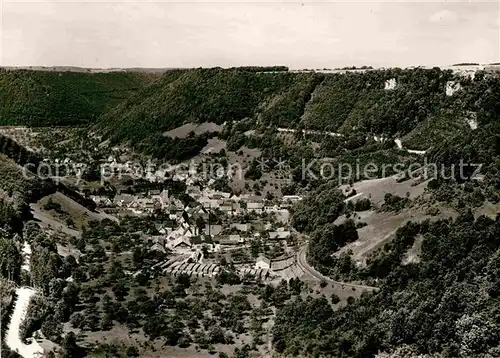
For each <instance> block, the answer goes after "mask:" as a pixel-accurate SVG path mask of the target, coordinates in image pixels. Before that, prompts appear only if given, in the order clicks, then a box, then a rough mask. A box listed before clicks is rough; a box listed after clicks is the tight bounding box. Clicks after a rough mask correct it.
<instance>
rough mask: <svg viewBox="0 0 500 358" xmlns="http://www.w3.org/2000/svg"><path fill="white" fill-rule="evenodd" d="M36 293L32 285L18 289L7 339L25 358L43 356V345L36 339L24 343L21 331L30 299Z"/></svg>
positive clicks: (10, 346)
mask: <svg viewBox="0 0 500 358" xmlns="http://www.w3.org/2000/svg"><path fill="white" fill-rule="evenodd" d="M35 294H36V291H35V290H34V289H32V288H30V287H21V288H18V289H17V290H16V295H17V300H16V303H15V306H14V311H13V312H12V317H11V319H10V323H9V327H8V329H7V335H6V339H5V343H6V344H7V346H8V347H9V348H10V349H11V350H12V351H14V352H17V353H19V354H20V355H21V356H22V357H24V358H35V357H43V348H42V346H40V344H38V342H37V341H36V340H34V339H32V341H31V343H30V344H24V343H23V341H22V340H21V337H20V332H19V330H20V328H21V323H22V322H23V320H24V318H25V317H26V312H27V309H28V306H29V303H30V300H31V298H32V297H33V296H34V295H35Z"/></svg>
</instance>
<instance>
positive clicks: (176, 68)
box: [0, 62, 500, 71]
mask: <svg viewBox="0 0 500 358" xmlns="http://www.w3.org/2000/svg"><path fill="white" fill-rule="evenodd" d="M462 66H463V67H467V66H500V62H491V63H480V62H468V63H453V64H446V65H425V64H422V65H418V64H416V65H409V66H390V65H389V66H377V67H375V66H372V65H362V66H354V65H345V66H342V67H330V68H328V67H323V68H314V67H304V68H292V67H290V66H287V65H282V64H276V65H241V66H197V67H140V66H133V67H80V66H72V65H54V66H50V65H20V66H16V65H7V66H2V65H0V68H10V69H75V70H103V71H112V70H135V69H137V70H145V71H147V70H150V71H160V70H165V71H169V70H190V69H213V68H222V69H232V68H246V67H262V68H271V67H286V68H288V70H289V71H349V70H363V69H364V70H378V69H390V68H401V69H405V68H433V67H438V68H449V67H462ZM352 67H354V68H352ZM362 67H366V68H362Z"/></svg>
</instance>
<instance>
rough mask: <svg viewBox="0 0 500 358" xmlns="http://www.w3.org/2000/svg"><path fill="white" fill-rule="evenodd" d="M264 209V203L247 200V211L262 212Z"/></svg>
mask: <svg viewBox="0 0 500 358" xmlns="http://www.w3.org/2000/svg"><path fill="white" fill-rule="evenodd" d="M263 209H264V204H262V203H258V202H249V203H248V204H247V210H248V211H253V212H256V213H258V214H260V213H262V211H263Z"/></svg>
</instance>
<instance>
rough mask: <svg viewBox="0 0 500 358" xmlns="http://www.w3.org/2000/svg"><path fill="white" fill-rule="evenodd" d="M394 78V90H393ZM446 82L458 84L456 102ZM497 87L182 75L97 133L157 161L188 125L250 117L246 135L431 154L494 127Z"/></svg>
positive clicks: (108, 119)
mask: <svg viewBox="0 0 500 358" xmlns="http://www.w3.org/2000/svg"><path fill="white" fill-rule="evenodd" d="M387 81H394V86H393V87H389V88H386V82H387ZM449 83H459V84H460V88H459V89H458V90H457V91H455V92H454V93H452V94H451V95H450V94H447V92H446V88H447V85H448V84H449ZM499 88H500V81H499V78H498V76H495V75H492V74H488V73H477V74H476V76H475V77H474V78H473V79H472V78H469V77H458V76H456V75H454V74H453V73H452V72H451V71H449V70H440V69H439V68H434V69H421V68H417V69H404V70H403V69H388V70H373V71H367V72H364V73H345V74H324V73H314V72H303V73H291V72H285V71H282V72H256V71H249V70H247V69H243V68H240V69H238V68H236V69H228V70H224V69H219V68H215V69H196V70H179V71H170V72H168V73H166V74H165V75H164V76H163V77H162V78H161V79H160V80H158V81H156V82H155V83H153V84H152V85H150V86H149V87H147V88H145V89H143V90H142V91H139V92H138V93H137V94H135V95H134V96H132V97H131V98H129V99H128V100H126V101H124V102H123V103H122V104H120V105H119V106H117V107H116V108H114V109H112V110H111V111H109V112H107V113H106V114H104V115H103V116H102V118H101V119H100V121H99V128H100V129H103V130H104V133H105V135H106V136H107V137H110V138H111V139H113V140H114V141H115V142H121V141H128V142H130V143H132V144H133V145H134V146H135V147H136V149H139V150H141V151H144V152H146V153H148V154H153V156H156V157H160V158H162V157H163V156H162V154H163V153H164V152H168V150H166V151H161V150H160V151H158V150H157V149H158V146H160V144H159V143H161V142H163V141H164V136H163V133H164V132H165V131H167V130H170V129H172V128H175V127H178V126H180V125H182V124H184V123H188V122H215V123H217V124H223V123H225V122H230V121H241V120H244V119H245V120H247V121H246V122H247V123H249V125H245V126H244V127H245V130H248V129H256V128H257V129H259V128H260V129H261V130H264V129H265V128H268V127H269V126H276V127H287V128H305V129H313V130H318V131H335V132H340V133H342V134H343V135H345V136H346V137H349V138H351V137H353V136H361V137H364V136H368V137H370V136H371V137H373V136H378V137H380V136H384V137H386V138H392V139H394V138H403V139H404V140H405V142H406V143H409V145H411V146H412V148H414V149H421V150H427V149H430V148H434V147H441V146H442V144H443V141H445V140H451V141H452V142H453V143H457V140H459V141H461V138H462V137H464V136H467V135H469V134H468V133H470V132H471V127H470V125H471V124H470V123H471V121H473V123H474V125H476V126H477V127H479V128H489V126H491V125H494V123H492V119H493V118H494V113H497V112H498V106H499V104H498V103H499V101H498V98H497V97H498V93H499V92H500V91H499ZM486 131H487V132H488V133H491V130H490V129H486ZM482 134H484V133H482ZM234 135H235V136H238V135H242V133H234ZM356 140H358V141H359V139H356ZM351 147H352V146H351ZM348 149H349V148H348ZM351 149H352V148H351Z"/></svg>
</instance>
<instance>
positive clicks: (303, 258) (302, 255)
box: [297, 244, 378, 291]
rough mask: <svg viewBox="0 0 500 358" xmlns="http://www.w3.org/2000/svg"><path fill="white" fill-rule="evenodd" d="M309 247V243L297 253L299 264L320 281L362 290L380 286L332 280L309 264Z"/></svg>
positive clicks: (375, 289) (374, 288)
mask: <svg viewBox="0 0 500 358" xmlns="http://www.w3.org/2000/svg"><path fill="white" fill-rule="evenodd" d="M308 247H309V244H306V245H304V246H302V247H301V248H300V250H299V252H298V253H297V264H298V265H299V266H300V268H301V269H302V270H304V272H306V273H308V274H309V275H311V276H313V277H314V278H316V279H318V280H320V281H325V282H328V283H331V284H333V285H342V286H345V287H354V288H357V289H360V290H365V291H377V290H378V287H373V286H365V285H358V284H355V283H347V282H341V281H335V280H332V279H331V278H329V277H327V276H325V275H323V274H322V273H321V272H318V271H317V270H316V269H315V268H314V267H312V266H311V265H309V263H308V262H307V249H308Z"/></svg>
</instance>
